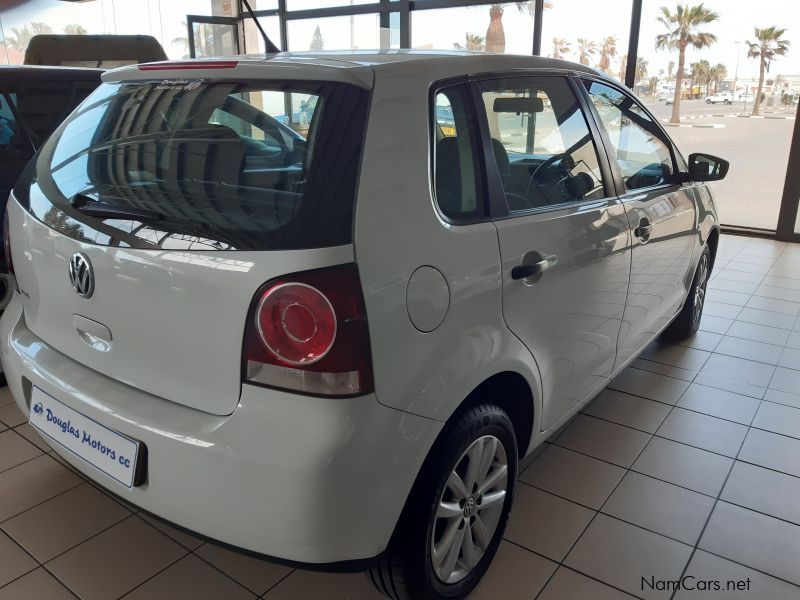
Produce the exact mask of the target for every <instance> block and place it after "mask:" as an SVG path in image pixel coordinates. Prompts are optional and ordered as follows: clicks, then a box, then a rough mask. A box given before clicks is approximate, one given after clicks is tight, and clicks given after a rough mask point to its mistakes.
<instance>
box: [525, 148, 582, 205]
mask: <svg viewBox="0 0 800 600" xmlns="http://www.w3.org/2000/svg"><path fill="white" fill-rule="evenodd" d="M574 168H575V159H574V158H572V155H570V154H567V153H561V154H554V155H553V156H551V157H550V158H548V159H547V160H545V161H543V162H542V163H540V164H539V166H537V167H536V168H535V169H534V170H533V173H532V174H531V178H530V180H529V181H528V189H527V195H528V198H529V201H530V203H531V204H535V201H534V198H535V196H542V197H543V198H544V204H545V205H547V204H560V203H561V202H566V201H569V200H571V199H572V198H571V195H570V193H569V189H568V186H567V185H566V182H567V181H568V179H569V178H570V177H571V176H572V170H573V169H574ZM548 172H550V173H552V174H553V175H554V176H553V175H549V176H547V177H542V181H540V180H539V177H540V173H541V174H543V175H544V174H548ZM534 189H535V190H536V194H535V195H534V194H532V193H531V192H532V190H534Z"/></svg>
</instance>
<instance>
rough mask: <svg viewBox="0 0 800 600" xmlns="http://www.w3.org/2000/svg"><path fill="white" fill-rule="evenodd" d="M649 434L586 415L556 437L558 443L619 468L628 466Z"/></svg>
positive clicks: (579, 416) (640, 449) (642, 446)
mask: <svg viewBox="0 0 800 600" xmlns="http://www.w3.org/2000/svg"><path fill="white" fill-rule="evenodd" d="M649 439H650V435H649V434H647V433H643V432H641V431H636V430H635V429H631V428H630V427H623V426H622V425H617V424H616V423H609V422H607V421H603V420H601V419H595V418H594V417H589V416H586V415H578V416H577V417H575V420H573V421H572V423H570V425H569V426H568V427H567V428H566V429H565V430H564V432H563V433H562V434H561V435H559V436H558V438H556V443H557V444H558V445H559V446H563V447H565V448H569V449H570V450H574V451H576V452H582V453H583V454H588V455H589V456H594V457H595V458H599V459H601V460H605V461H608V462H610V463H613V464H615V465H619V466H620V467H626V468H627V467H629V466H630V465H631V463H632V462H633V461H634V460H635V459H636V457H637V456H638V455H639V452H641V451H642V448H644V447H645V445H646V444H647V442H648V440H649Z"/></svg>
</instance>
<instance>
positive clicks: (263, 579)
mask: <svg viewBox="0 0 800 600" xmlns="http://www.w3.org/2000/svg"><path fill="white" fill-rule="evenodd" d="M195 553H196V554H197V555H198V556H200V557H202V558H203V559H205V560H207V561H208V562H210V563H211V564H212V565H214V566H215V567H217V568H218V569H219V570H220V571H222V572H223V573H227V574H228V575H229V576H230V577H232V578H233V579H235V580H236V581H238V582H239V583H241V584H242V585H243V586H245V587H246V588H247V589H249V590H251V591H253V592H255V593H256V594H259V595H260V594H263V593H264V592H266V591H267V590H268V589H270V588H271V587H272V586H274V585H275V584H276V583H278V582H279V581H280V580H281V579H283V578H284V577H286V575H288V574H289V573H290V572H291V571H292V569H291V568H290V567H286V566H284V565H279V564H276V563H273V562H269V561H266V560H261V559H258V558H253V557H251V556H246V555H244V554H239V553H237V552H233V551H231V550H228V549H227V548H222V547H221V546H216V545H214V544H204V545H203V546H201V547H200V548H198V549H197V550H195Z"/></svg>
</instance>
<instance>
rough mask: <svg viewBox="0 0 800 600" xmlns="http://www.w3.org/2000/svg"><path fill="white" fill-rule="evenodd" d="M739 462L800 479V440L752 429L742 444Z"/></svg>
mask: <svg viewBox="0 0 800 600" xmlns="http://www.w3.org/2000/svg"><path fill="white" fill-rule="evenodd" d="M739 460H742V461H746V462H749V463H754V464H756V465H761V466H762V467H767V468H768V469H775V470H776V471H782V472H783V473H788V474H789V475H794V476H795V477H800V440H796V439H794V438H790V437H786V436H785V435H778V434H776V433H770V432H769V431H761V430H760V429H751V430H749V431H748V432H747V437H745V439H744V444H742V451H741V452H740V453H739Z"/></svg>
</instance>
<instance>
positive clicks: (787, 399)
mask: <svg viewBox="0 0 800 600" xmlns="http://www.w3.org/2000/svg"><path fill="white" fill-rule="evenodd" d="M764 400H769V401H770V402H775V403H776V404H784V405H786V406H793V407H795V408H800V396H799V395H797V394H792V393H791V392H779V391H778V390H773V389H768V390H767V393H766V394H764Z"/></svg>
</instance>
